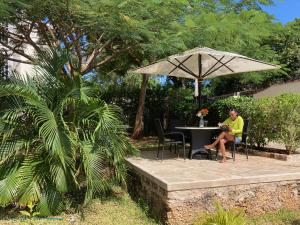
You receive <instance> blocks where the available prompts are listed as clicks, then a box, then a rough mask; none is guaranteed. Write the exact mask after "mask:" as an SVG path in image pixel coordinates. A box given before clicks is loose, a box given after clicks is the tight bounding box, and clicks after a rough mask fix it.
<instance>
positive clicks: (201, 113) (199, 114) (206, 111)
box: [196, 108, 208, 117]
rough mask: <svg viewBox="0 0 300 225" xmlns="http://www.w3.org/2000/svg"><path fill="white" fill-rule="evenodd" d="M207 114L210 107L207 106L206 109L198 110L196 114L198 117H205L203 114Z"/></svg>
mask: <svg viewBox="0 0 300 225" xmlns="http://www.w3.org/2000/svg"><path fill="white" fill-rule="evenodd" d="M207 114H208V109H207V108H204V109H200V110H199V111H198V112H197V114H196V116H198V117H203V116H206V115H207Z"/></svg>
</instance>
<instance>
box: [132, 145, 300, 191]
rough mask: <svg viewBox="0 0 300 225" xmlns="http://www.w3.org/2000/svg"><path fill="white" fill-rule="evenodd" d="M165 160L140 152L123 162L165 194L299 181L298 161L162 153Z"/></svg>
mask: <svg viewBox="0 0 300 225" xmlns="http://www.w3.org/2000/svg"><path fill="white" fill-rule="evenodd" d="M165 155H166V156H165V159H164V160H163V162H162V161H160V160H157V159H156V158H155V152H154V151H144V152H142V153H141V156H140V157H134V158H129V159H127V161H128V162H129V164H130V165H131V166H132V167H133V168H134V169H135V170H138V171H139V172H140V173H142V174H143V175H144V176H146V177H148V178H149V179H151V180H152V181H154V182H155V183H156V184H157V185H159V186H160V187H162V188H163V189H165V190H167V191H175V190H187V189H195V188H204V187H220V186H228V185H239V184H255V183H264V182H274V181H288V180H297V179H300V162H286V161H280V160H275V159H270V158H264V157H258V156H249V160H247V159H246V156H245V155H241V154H236V161H235V162H233V161H232V159H228V161H227V162H226V163H223V164H221V163H219V162H217V161H214V160H202V159H201V160H199V159H193V160H189V159H187V160H184V159H183V158H179V159H177V158H176V156H175V155H174V154H172V153H170V152H169V151H165Z"/></svg>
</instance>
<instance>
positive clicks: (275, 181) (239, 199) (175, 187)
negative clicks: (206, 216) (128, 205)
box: [127, 150, 300, 225]
mask: <svg viewBox="0 0 300 225" xmlns="http://www.w3.org/2000/svg"><path fill="white" fill-rule="evenodd" d="M155 153H156V152H155V151H143V152H142V154H141V156H140V157H133V158H129V159H127V161H128V164H129V165H130V167H131V170H130V171H131V176H130V177H131V183H130V184H129V190H130V193H131V194H132V196H134V197H135V198H137V199H139V198H143V199H146V201H147V202H148V204H149V206H150V209H151V214H152V215H153V216H154V217H156V218H158V219H160V220H161V221H163V222H165V223H168V224H174V225H175V224H176V225H177V224H178V225H179V224H191V223H192V221H193V220H194V219H195V218H197V216H198V215H199V213H203V212H213V211H214V209H215V208H214V205H215V202H219V203H220V204H221V205H222V206H223V207H224V208H226V209H229V208H241V209H242V210H244V211H245V212H246V213H247V214H248V215H261V214H264V213H269V212H275V211H277V210H279V209H282V208H285V209H289V210H296V209H298V208H299V206H300V161H280V160H275V159H270V158H264V157H259V156H249V160H247V159H246V156H245V155H242V154H236V161H235V162H233V161H232V159H228V161H227V162H226V163H223V164H221V163H219V162H218V161H215V160H206V159H193V160H189V159H186V160H184V159H183V158H178V159H177V158H176V155H174V154H173V153H170V152H169V151H168V150H167V151H165V160H164V161H161V160H157V159H156V158H155Z"/></svg>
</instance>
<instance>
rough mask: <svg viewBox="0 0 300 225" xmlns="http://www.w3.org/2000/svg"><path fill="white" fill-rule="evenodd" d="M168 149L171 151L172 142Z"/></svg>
mask: <svg viewBox="0 0 300 225" xmlns="http://www.w3.org/2000/svg"><path fill="white" fill-rule="evenodd" d="M169 151H170V152H172V144H170V145H169Z"/></svg>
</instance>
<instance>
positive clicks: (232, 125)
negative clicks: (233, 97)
mask: <svg viewBox="0 0 300 225" xmlns="http://www.w3.org/2000/svg"><path fill="white" fill-rule="evenodd" d="M229 115H230V117H229V118H228V119H226V120H225V121H224V122H223V124H222V125H226V126H228V129H225V130H224V131H223V132H222V133H221V134H220V135H219V136H218V138H217V140H215V142H214V143H212V144H210V145H205V146H204V147H205V148H206V149H212V148H215V147H216V145H217V144H219V146H220V151H221V153H222V156H223V158H222V160H221V161H220V162H221V163H223V162H226V150H225V143H226V142H227V141H234V142H235V143H239V142H241V140H242V133H243V127H244V120H243V118H242V117H241V116H239V115H238V112H237V111H236V110H235V109H231V110H230V111H229Z"/></svg>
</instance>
